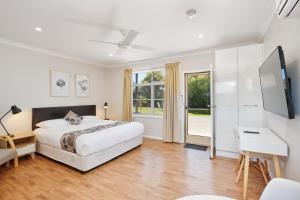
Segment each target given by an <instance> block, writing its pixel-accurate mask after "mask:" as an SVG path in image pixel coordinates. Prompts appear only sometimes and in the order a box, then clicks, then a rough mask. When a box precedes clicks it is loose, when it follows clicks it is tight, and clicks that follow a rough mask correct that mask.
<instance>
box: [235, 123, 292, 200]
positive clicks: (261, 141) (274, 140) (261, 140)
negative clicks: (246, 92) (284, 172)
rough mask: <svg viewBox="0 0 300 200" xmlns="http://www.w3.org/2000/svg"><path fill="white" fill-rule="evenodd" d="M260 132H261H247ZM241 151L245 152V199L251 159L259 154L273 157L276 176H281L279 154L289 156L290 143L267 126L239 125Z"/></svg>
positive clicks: (237, 130)
mask: <svg viewBox="0 0 300 200" xmlns="http://www.w3.org/2000/svg"><path fill="white" fill-rule="evenodd" d="M245 131H253V132H259V134H253V133H245ZM235 134H236V137H237V139H238V143H239V148H240V151H243V152H244V153H245V165H244V188H243V199H246V196H247V186H248V173H249V159H250V156H255V155H257V154H259V155H261V154H263V155H266V156H270V157H272V159H273V161H274V166H275V174H276V177H281V170H280V163H279V156H288V145H287V144H286V143H285V142H284V141H282V140H281V139H280V138H279V137H278V136H277V135H276V134H274V133H273V132H272V131H271V130H270V129H267V128H254V127H238V128H236V129H235Z"/></svg>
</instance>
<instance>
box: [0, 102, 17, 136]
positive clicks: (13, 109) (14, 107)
mask: <svg viewBox="0 0 300 200" xmlns="http://www.w3.org/2000/svg"><path fill="white" fill-rule="evenodd" d="M10 112H12V114H14V115H15V114H18V113H20V112H22V110H21V109H20V108H18V107H17V106H16V105H13V106H12V107H11V108H10V110H9V111H8V112H7V113H5V115H3V116H2V117H1V118H0V124H1V125H2V127H3V128H4V130H5V132H6V134H7V135H8V136H11V137H14V135H12V134H10V133H9V132H8V131H7V129H6V128H5V126H4V125H3V124H2V119H3V118H4V117H5V116H6V115H8V114H9V113H10Z"/></svg>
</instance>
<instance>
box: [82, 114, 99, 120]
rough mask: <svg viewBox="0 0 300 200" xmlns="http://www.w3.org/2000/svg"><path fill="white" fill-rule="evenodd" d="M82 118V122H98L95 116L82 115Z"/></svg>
mask: <svg viewBox="0 0 300 200" xmlns="http://www.w3.org/2000/svg"><path fill="white" fill-rule="evenodd" d="M82 117H83V119H82V121H83V122H91V121H97V120H99V118H98V117H97V116H94V115H84V116H82Z"/></svg>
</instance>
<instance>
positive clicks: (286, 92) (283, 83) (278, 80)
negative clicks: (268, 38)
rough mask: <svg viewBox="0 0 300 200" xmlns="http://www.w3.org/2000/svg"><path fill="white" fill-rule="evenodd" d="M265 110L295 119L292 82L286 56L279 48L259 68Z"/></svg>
mask: <svg viewBox="0 0 300 200" xmlns="http://www.w3.org/2000/svg"><path fill="white" fill-rule="evenodd" d="M259 76H260V84H261V90H262V96H263V104H264V109H265V110H267V111H269V112H273V113H276V114H279V115H281V116H284V117H287V118H289V119H293V118H295V114H294V106H293V101H292V94H291V81H290V79H289V78H288V77H287V73H286V65H285V59H284V54H283V50H282V47H281V46H278V47H277V48H276V49H275V50H274V51H273V52H272V53H271V55H270V56H269V57H268V58H267V59H266V60H265V61H264V63H263V64H262V65H261V67H260V68H259Z"/></svg>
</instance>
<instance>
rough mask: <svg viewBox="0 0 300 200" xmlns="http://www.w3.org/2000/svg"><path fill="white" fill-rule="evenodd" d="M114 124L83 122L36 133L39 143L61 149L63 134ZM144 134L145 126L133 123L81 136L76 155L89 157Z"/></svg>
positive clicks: (98, 121)
mask: <svg viewBox="0 0 300 200" xmlns="http://www.w3.org/2000/svg"><path fill="white" fill-rule="evenodd" d="M113 122H114V121H104V120H97V121H90V122H82V123H81V124H80V125H62V126H58V127H55V128H38V129H36V130H35V131H34V133H35V134H36V135H37V140H38V142H39V143H42V144H46V145H49V146H52V147H54V148H58V149H61V146H60V139H61V137H62V135H63V134H65V133H68V132H72V131H76V130H83V129H87V128H90V127H95V126H99V125H104V124H109V123H113ZM143 132H144V126H143V124H141V123H139V122H131V123H127V124H123V125H120V126H117V127H113V128H108V129H105V130H101V131H98V132H94V133H88V134H84V135H81V136H79V137H78V138H77V140H76V153H77V154H78V155H80V156H88V155H91V154H93V153H97V152H99V151H102V150H104V149H107V148H109V147H112V146H114V145H116V144H119V143H121V142H125V141H128V140H130V139H133V138H135V137H138V136H140V135H142V134H143Z"/></svg>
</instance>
